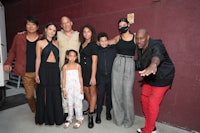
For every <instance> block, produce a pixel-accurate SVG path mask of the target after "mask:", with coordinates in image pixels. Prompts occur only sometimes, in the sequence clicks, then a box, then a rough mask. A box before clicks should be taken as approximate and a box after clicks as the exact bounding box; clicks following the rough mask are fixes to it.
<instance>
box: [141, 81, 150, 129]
mask: <svg viewBox="0 0 200 133" xmlns="http://www.w3.org/2000/svg"><path fill="white" fill-rule="evenodd" d="M151 91H152V90H151V86H149V85H148V84H143V85H142V92H141V103H142V110H143V113H144V117H145V125H144V128H146V125H147V122H148V120H149V108H148V107H149V96H150V95H151Z"/></svg>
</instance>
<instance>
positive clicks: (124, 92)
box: [109, 18, 136, 128]
mask: <svg viewBox="0 0 200 133" xmlns="http://www.w3.org/2000/svg"><path fill="white" fill-rule="evenodd" d="M129 27H130V24H129V22H128V20H127V19H126V18H122V19H120V20H119V21H118V28H119V32H120V35H118V36H116V37H115V38H114V39H112V40H110V42H109V43H110V44H116V49H117V56H116V57H115V60H114V63H113V68H112V104H113V112H114V122H115V124H116V125H124V127H126V128H128V127H131V126H132V125H133V123H134V119H135V117H134V101H133V95H132V88H133V84H134V78H135V62H134V54H135V48H136V46H135V43H134V35H133V34H132V33H131V32H130V31H129Z"/></svg>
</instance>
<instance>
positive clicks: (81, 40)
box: [79, 24, 97, 43]
mask: <svg viewBox="0 0 200 133" xmlns="http://www.w3.org/2000/svg"><path fill="white" fill-rule="evenodd" d="M85 28H88V29H89V30H90V31H91V32H92V37H91V42H96V40H97V37H96V31H95V29H94V27H93V26H91V25H89V24H87V25H84V26H83V27H81V29H80V33H79V41H80V42H81V43H84V42H85V38H84V36H83V30H84V29H85Z"/></svg>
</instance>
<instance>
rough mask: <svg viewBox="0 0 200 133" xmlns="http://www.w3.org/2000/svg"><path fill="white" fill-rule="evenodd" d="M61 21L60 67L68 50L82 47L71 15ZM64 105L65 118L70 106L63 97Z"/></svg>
mask: <svg viewBox="0 0 200 133" xmlns="http://www.w3.org/2000/svg"><path fill="white" fill-rule="evenodd" d="M60 23H61V25H60V26H61V28H62V30H61V31H58V33H57V40H58V43H59V57H60V61H59V66H60V69H61V68H62V66H63V65H64V63H65V56H66V51H67V50H70V49H74V50H76V51H77V52H78V53H79V47H80V42H79V32H78V31H74V30H73V29H72V26H73V22H72V21H71V19H70V18H69V17H66V16H63V17H62V18H61V20H60ZM62 105H63V112H64V113H65V114H64V120H65V119H66V117H67V113H68V108H67V102H66V99H64V98H63V100H62Z"/></svg>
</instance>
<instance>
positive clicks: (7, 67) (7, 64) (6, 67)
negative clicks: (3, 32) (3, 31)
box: [3, 35, 18, 72]
mask: <svg viewBox="0 0 200 133" xmlns="http://www.w3.org/2000/svg"><path fill="white" fill-rule="evenodd" d="M17 38H18V37H17V35H16V36H15V37H14V40H13V43H12V47H11V49H10V51H9V54H8V58H7V60H6V61H5V63H4V66H3V69H4V71H5V72H10V71H11V70H12V67H11V65H12V62H13V60H14V59H15V57H16V41H17Z"/></svg>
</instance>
